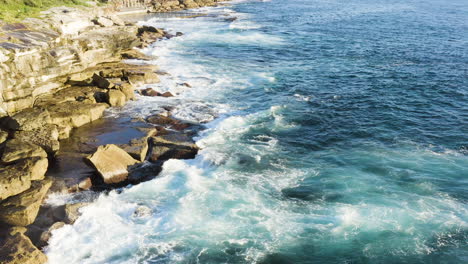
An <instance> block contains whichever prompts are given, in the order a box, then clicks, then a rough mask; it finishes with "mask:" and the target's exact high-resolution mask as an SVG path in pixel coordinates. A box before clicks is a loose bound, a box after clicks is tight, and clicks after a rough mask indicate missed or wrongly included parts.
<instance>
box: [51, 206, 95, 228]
mask: <svg viewBox="0 0 468 264" xmlns="http://www.w3.org/2000/svg"><path fill="white" fill-rule="evenodd" d="M87 205H89V203H85V202H80V203H73V204H65V205H61V206H58V207H55V208H53V209H52V214H53V217H54V219H55V220H58V221H60V222H64V223H66V224H73V223H74V222H75V221H76V220H77V219H78V217H80V215H81V213H80V209H81V208H82V207H84V206H87Z"/></svg>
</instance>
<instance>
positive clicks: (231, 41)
mask: <svg viewBox="0 0 468 264" xmlns="http://www.w3.org/2000/svg"><path fill="white" fill-rule="evenodd" d="M193 13H195V14H198V15H199V16H195V17H192V18H182V17H180V16H161V15H154V16H150V17H148V18H147V19H146V20H144V21H140V22H139V23H140V24H141V25H153V26H157V27H162V28H165V29H166V30H168V31H170V32H173V33H174V34H175V32H179V31H180V32H183V33H184V35H183V36H181V37H176V38H172V39H170V40H164V41H159V42H156V43H155V44H154V45H152V46H151V47H148V48H145V49H144V50H143V51H144V52H145V53H147V54H152V55H155V56H157V57H158V59H156V60H155V61H154V63H156V64H157V65H159V66H160V69H161V70H162V71H166V72H168V73H169V74H170V75H162V76H161V83H159V84H155V85H152V87H155V89H157V90H159V91H161V92H164V91H171V92H173V93H177V94H179V95H178V96H177V97H174V98H169V99H167V98H162V99H161V98H153V97H142V96H141V97H139V100H138V101H136V102H132V103H129V104H128V105H127V106H126V107H124V109H122V110H119V111H111V112H109V113H108V115H109V116H114V117H117V118H118V117H119V116H135V117H138V116H146V115H148V114H150V113H153V112H154V111H158V109H160V108H161V106H162V105H172V106H173V107H174V108H175V110H174V111H173V115H174V116H175V117H177V118H179V119H182V120H186V121H190V122H194V123H202V124H203V126H204V127H205V129H203V130H202V131H201V132H200V133H199V134H198V135H197V137H196V140H197V144H198V145H199V146H200V147H201V148H202V150H201V151H200V153H199V155H198V156H197V157H196V158H195V159H194V160H169V161H167V162H166V163H165V164H164V167H163V171H162V172H161V174H160V175H159V176H158V177H156V178H155V179H153V180H151V181H147V182H144V183H141V184H139V185H136V186H127V187H125V188H121V189H119V190H114V191H111V192H110V193H106V194H99V195H97V194H94V196H96V195H97V196H98V197H97V198H96V199H95V200H94V202H93V203H92V204H91V205H89V206H87V207H85V208H83V209H82V213H83V215H82V216H81V217H80V218H79V219H78V220H77V221H76V222H75V224H73V225H66V226H65V227H63V228H61V229H58V230H56V231H54V232H53V236H52V238H51V240H50V241H49V242H50V245H49V247H48V248H47V250H46V253H47V255H48V257H49V261H50V263H52V264H54V263H60V264H63V263H67V264H75V263H77V264H78V263H79V264H88V263H89V264H90V263H93V264H94V263H129V264H130V263H264V264H267V263H278V264H279V263H281V264H283V263H468V2H467V1H466V0H450V1H449V0H404V1H403V0H346V1H345V0H287V1H285V0H283V1H282V0H271V1H255V0H251V1H249V0H247V1H231V2H229V3H228V4H227V5H223V6H218V7H206V8H200V9H197V10H194V11H193ZM184 83H188V84H190V86H191V88H188V87H187V86H186V85H181V84H184ZM66 199H75V198H73V197H71V198H70V197H64V196H56V197H52V198H50V199H49V202H50V203H60V201H63V200H66ZM76 199H77V198H76ZM136 212H137V213H136Z"/></svg>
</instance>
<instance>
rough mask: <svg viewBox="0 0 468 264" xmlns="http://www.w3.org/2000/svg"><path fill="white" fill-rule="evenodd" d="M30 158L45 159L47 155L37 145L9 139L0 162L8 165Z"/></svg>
mask: <svg viewBox="0 0 468 264" xmlns="http://www.w3.org/2000/svg"><path fill="white" fill-rule="evenodd" d="M31 157H43V158H46V157H47V153H46V152H45V151H44V149H42V148H41V147H39V146H38V145H35V144H32V143H28V142H24V141H22V140H19V139H11V140H8V141H7V142H6V144H5V148H4V150H3V155H2V159H1V161H2V162H4V163H10V162H13V161H16V160H20V159H25V158H31Z"/></svg>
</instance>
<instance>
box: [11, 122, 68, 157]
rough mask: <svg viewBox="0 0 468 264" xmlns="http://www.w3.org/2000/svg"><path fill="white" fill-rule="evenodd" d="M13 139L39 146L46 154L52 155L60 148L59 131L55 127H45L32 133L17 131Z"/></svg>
mask: <svg viewBox="0 0 468 264" xmlns="http://www.w3.org/2000/svg"><path fill="white" fill-rule="evenodd" d="M13 137H14V138H15V139H17V140H21V141H23V142H26V143H31V144H35V145H38V146H40V147H41V148H43V149H44V150H45V151H46V152H47V153H49V154H54V153H55V152H57V151H58V150H59V148H60V143H59V141H58V140H59V131H58V129H57V126H56V125H45V126H43V127H41V128H38V129H34V130H32V131H17V132H15V134H14V136H13Z"/></svg>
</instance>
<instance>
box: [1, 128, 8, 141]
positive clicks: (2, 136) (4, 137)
mask: <svg viewBox="0 0 468 264" xmlns="http://www.w3.org/2000/svg"><path fill="white" fill-rule="evenodd" d="M7 138H8V132H5V131H3V130H0V144H2V143H3V142H5V141H6V140H7Z"/></svg>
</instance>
